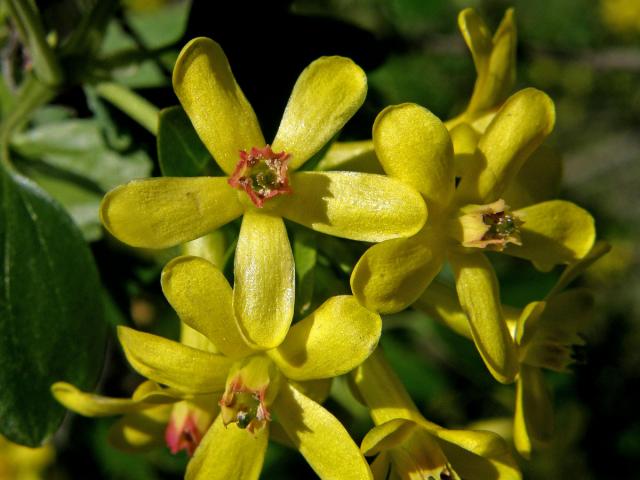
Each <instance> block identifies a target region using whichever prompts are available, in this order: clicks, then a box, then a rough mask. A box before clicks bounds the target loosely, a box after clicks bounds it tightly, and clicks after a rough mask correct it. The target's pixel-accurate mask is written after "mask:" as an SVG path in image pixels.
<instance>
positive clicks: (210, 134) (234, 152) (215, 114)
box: [173, 37, 265, 174]
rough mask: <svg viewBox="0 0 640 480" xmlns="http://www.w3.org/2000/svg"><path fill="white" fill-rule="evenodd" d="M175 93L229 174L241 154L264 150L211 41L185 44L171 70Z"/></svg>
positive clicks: (248, 108)
mask: <svg viewBox="0 0 640 480" xmlns="http://www.w3.org/2000/svg"><path fill="white" fill-rule="evenodd" d="M173 89H174V90H175V92H176V95H177V96H178V98H179V99H180V103H181V104H182V107H183V108H184V110H185V111H186V112H187V115H188V116H189V119H190V120H191V123H192V124H193V127H194V128H195V130H196V132H198V135H199V136H200V139H201V140H202V143H204V145H205V146H206V147H207V149H208V150H209V152H210V153H211V155H213V158H214V159H215V160H216V162H217V163H218V165H220V167H222V169H223V170H224V171H225V172H226V173H227V174H230V173H231V172H233V170H234V168H235V166H236V164H237V163H238V161H239V160H240V157H239V152H240V150H247V151H248V150H249V149H250V148H251V147H263V146H264V144H265V141H264V137H263V136H262V131H261V130H260V125H259V124H258V119H257V118H256V114H255V113H254V111H253V109H252V108H251V105H250V104H249V102H248V101H247V99H246V98H245V96H244V94H243V93H242V90H240V87H239V86H238V84H237V83H236V79H235V78H234V76H233V73H232V72H231V67H230V66H229V61H228V60H227V57H226V56H225V54H224V52H223V51H222V48H220V45H218V44H217V43H216V42H214V41H213V40H211V39H210V38H205V37H198V38H194V39H193V40H191V41H190V42H189V43H187V44H186V45H185V46H184V48H183V49H182V51H181V52H180V56H179V57H178V60H177V61H176V65H175V68H174V69H173Z"/></svg>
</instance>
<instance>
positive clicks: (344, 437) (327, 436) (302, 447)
mask: <svg viewBox="0 0 640 480" xmlns="http://www.w3.org/2000/svg"><path fill="white" fill-rule="evenodd" d="M273 410H274V412H275V414H276V415H277V416H278V420H279V422H280V424H281V425H282V427H283V428H284V430H285V431H286V432H287V435H288V436H289V437H290V438H291V440H292V442H293V443H294V445H295V446H296V448H297V449H298V450H299V451H300V453H301V454H302V455H303V456H304V458H306V459H307V462H309V465H311V468H313V470H314V471H315V472H316V474H317V475H318V476H319V477H320V478H335V479H340V480H351V479H353V480H360V479H372V478H373V477H372V475H371V470H369V465H368V464H367V461H366V460H365V459H364V457H363V456H362V454H361V453H360V449H359V448H358V446H357V445H356V444H355V443H354V442H353V440H352V439H351V436H350V435H349V433H348V432H347V431H346V430H345V429H344V427H343V426H342V424H341V423H340V422H339V421H338V420H337V419H336V418H335V417H334V416H333V415H332V414H331V413H329V412H328V411H327V410H325V409H324V408H323V407H321V406H320V405H318V404H317V403H316V402H314V401H313V400H311V399H310V398H307V397H305V396H304V395H303V394H302V393H300V392H299V391H298V390H296V389H295V388H294V387H293V386H292V385H290V384H288V383H285V384H284V385H283V386H282V388H281V390H280V394H279V395H278V397H277V399H276V401H275V403H274V404H273Z"/></svg>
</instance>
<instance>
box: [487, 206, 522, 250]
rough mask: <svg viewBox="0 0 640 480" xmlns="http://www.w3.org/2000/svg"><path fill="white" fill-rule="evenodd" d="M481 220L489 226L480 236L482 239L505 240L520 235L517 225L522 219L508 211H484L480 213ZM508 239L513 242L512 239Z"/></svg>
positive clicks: (518, 225)
mask: <svg viewBox="0 0 640 480" xmlns="http://www.w3.org/2000/svg"><path fill="white" fill-rule="evenodd" d="M482 222H483V223H484V224H485V225H488V226H489V229H488V230H487V231H486V233H485V234H484V235H483V236H482V240H483V241H492V240H498V241H506V240H508V239H514V238H516V239H519V237H520V229H519V227H520V225H521V224H522V221H521V220H520V219H519V218H518V217H516V216H515V215H513V214H512V213H510V212H505V211H502V212H496V213H485V214H484V215H482ZM510 241H512V242H513V240H510ZM514 243H515V242H514Z"/></svg>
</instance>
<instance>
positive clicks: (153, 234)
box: [100, 177, 243, 248]
mask: <svg viewBox="0 0 640 480" xmlns="http://www.w3.org/2000/svg"><path fill="white" fill-rule="evenodd" d="M242 210H243V207H242V205H241V204H240V202H239V201H238V197H237V194H236V191H235V190H233V189H232V188H231V187H230V186H229V185H227V179H226V178H216V177H197V178H170V177H163V178H149V179H145V180H134V181H132V182H129V183H127V184H125V185H121V186H119V187H117V188H114V189H113V190H111V191H110V192H109V193H107V195H106V196H105V197H104V199H103V200H102V204H101V205H100V219H101V220H102V223H103V225H104V226H105V228H106V229H107V230H109V232H110V233H111V234H112V235H113V236H114V237H116V238H117V239H118V240H121V241H122V242H124V243H127V244H129V245H132V246H134V247H145V248H165V247H172V246H173V245H177V244H179V243H184V242H186V241H189V240H193V239H194V238H197V237H201V236H202V235H204V234H206V233H209V232H210V231H212V230H215V229H216V228H218V227H220V226H221V225H224V224H226V223H228V222H230V221H231V220H233V219H234V218H237V217H239V216H240V215H241V214H242Z"/></svg>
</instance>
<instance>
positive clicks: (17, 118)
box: [0, 75, 57, 170]
mask: <svg viewBox="0 0 640 480" xmlns="http://www.w3.org/2000/svg"><path fill="white" fill-rule="evenodd" d="M56 93H57V89H55V88H53V87H52V86H50V85H46V84H44V83H43V82H42V81H40V80H39V79H38V78H36V77H35V76H33V75H30V76H29V77H27V79H26V80H25V81H24V83H23V84H22V87H21V88H20V92H19V93H18V97H17V98H16V101H15V108H14V109H13V110H12V111H11V112H10V113H9V115H8V116H7V118H5V120H4V122H2V124H1V125H0V145H1V146H2V147H1V148H2V151H1V152H0V164H2V166H4V167H5V168H7V169H9V170H11V169H13V167H12V165H11V160H10V157H9V141H10V140H11V135H12V134H13V132H14V131H16V130H17V129H19V128H20V127H21V126H22V125H24V124H25V123H26V122H27V120H29V117H30V116H31V114H32V113H33V112H34V110H36V109H37V108H39V107H40V106H42V105H44V104H46V103H48V102H49V101H50V100H51V99H52V98H53V97H54V96H55V95H56Z"/></svg>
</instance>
